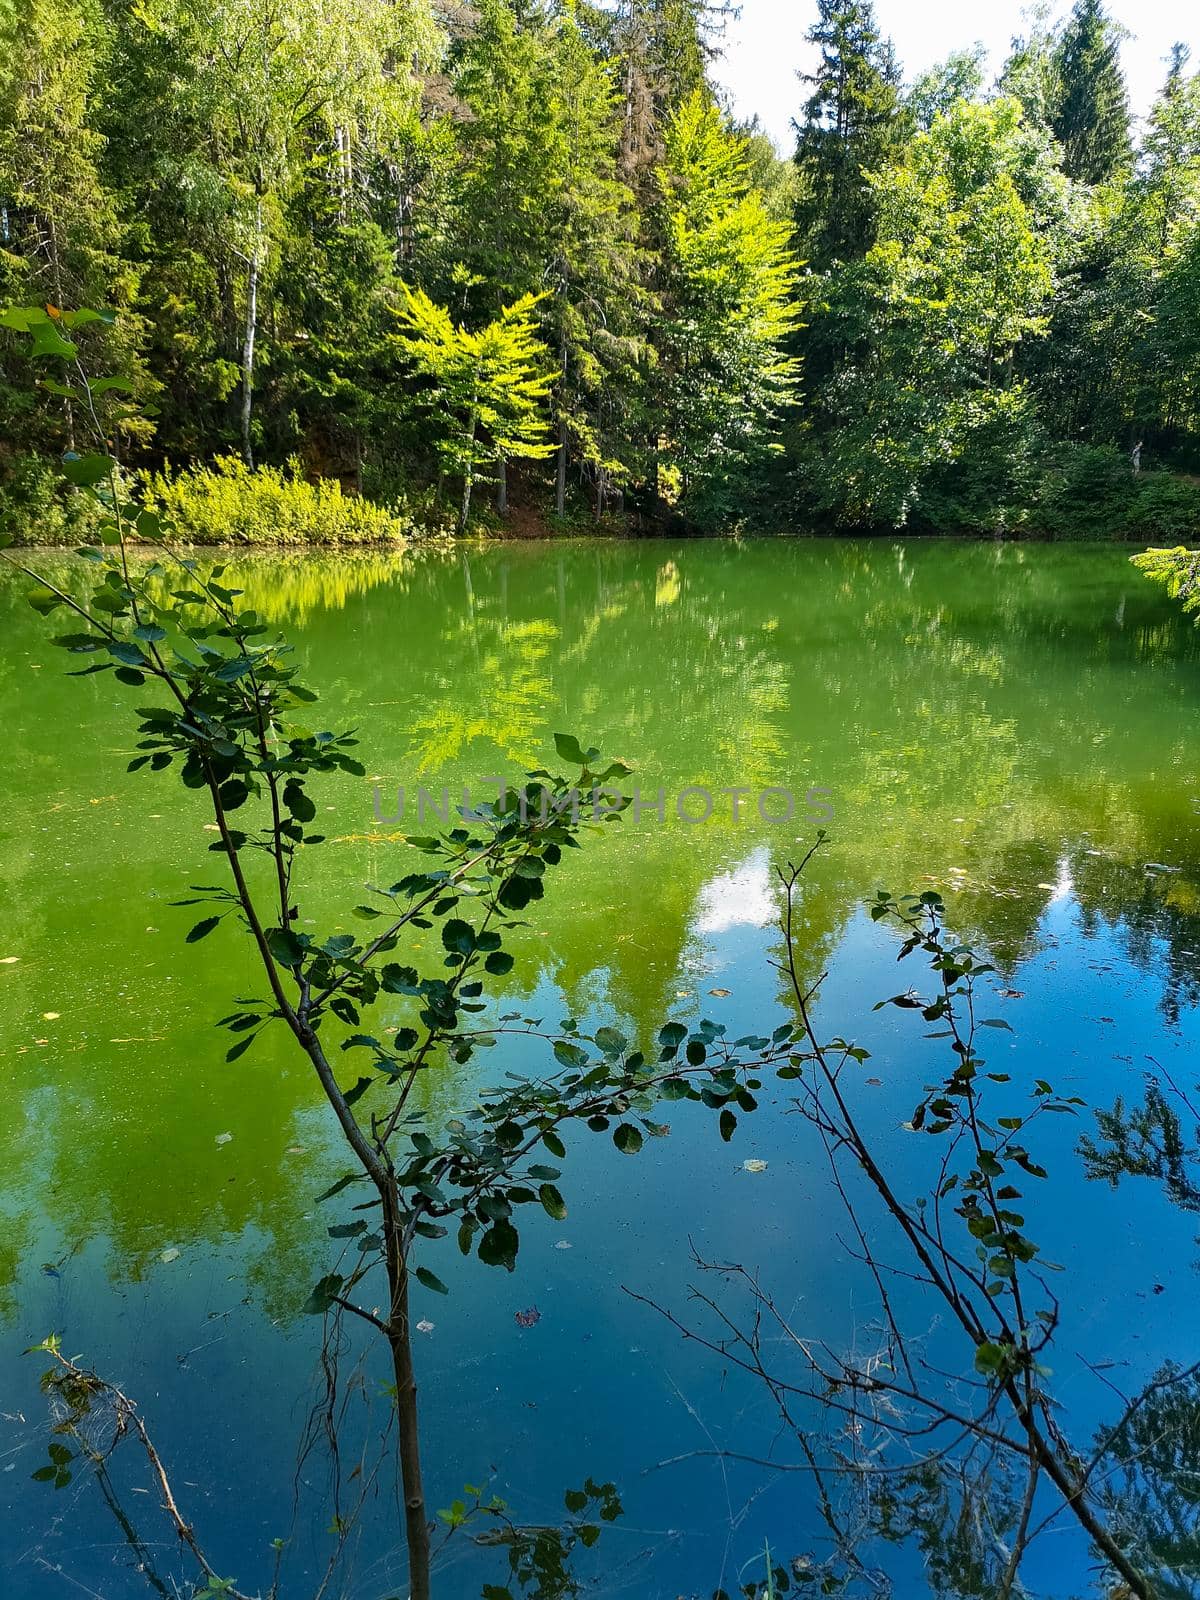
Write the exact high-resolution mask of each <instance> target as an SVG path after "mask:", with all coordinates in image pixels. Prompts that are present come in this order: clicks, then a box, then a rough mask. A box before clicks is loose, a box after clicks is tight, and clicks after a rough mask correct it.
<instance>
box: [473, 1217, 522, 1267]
mask: <svg viewBox="0 0 1200 1600" xmlns="http://www.w3.org/2000/svg"><path fill="white" fill-rule="evenodd" d="M520 1245H521V1239H520V1235H519V1234H518V1233H517V1230H516V1229H515V1228H514V1227H513V1225H512V1223H511V1222H507V1221H504V1220H503V1219H501V1220H500V1221H497V1222H493V1223H492V1225H491V1227H490V1228H488V1229H487V1230H486V1232H484V1233H483V1234H482V1235H481V1237H480V1240H479V1259H480V1261H482V1262H483V1264H484V1266H485V1267H504V1268H505V1270H506V1271H508V1272H513V1271H515V1269H516V1265H517V1251H518V1250H519V1249H520Z"/></svg>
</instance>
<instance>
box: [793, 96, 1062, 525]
mask: <svg viewBox="0 0 1200 1600" xmlns="http://www.w3.org/2000/svg"><path fill="white" fill-rule="evenodd" d="M1037 157H1038V151H1037V146H1036V140H1034V139H1033V138H1032V137H1031V136H1030V135H1029V133H1028V132H1027V130H1026V129H1025V128H1024V126H1023V124H1022V121H1021V115H1020V110H1019V107H1018V106H1017V104H1016V102H1015V101H1012V100H998V101H995V102H993V103H992V104H990V105H986V106H984V105H974V104H971V103H969V102H966V101H960V102H958V103H957V104H956V105H955V106H954V107H953V108H952V109H951V110H950V111H949V112H947V113H946V114H945V115H943V116H939V117H938V118H937V119H936V120H935V121H934V123H933V126H932V127H931V129H930V131H929V132H928V133H924V134H918V135H917V136H916V137H915V138H914V139H913V140H912V142H911V143H910V144H909V146H908V147H907V149H906V150H905V153H904V156H903V159H902V160H901V161H900V162H899V163H898V164H897V165H895V166H892V167H889V168H887V169H885V170H883V171H880V172H876V173H872V174H869V182H870V184H871V186H872V188H873V190H874V192H875V194H876V197H877V200H876V203H877V207H878V213H879V217H878V227H877V235H878V236H877V241H876V243H875V245H874V246H873V247H872V248H871V250H870V251H869V252H868V253H867V255H866V257H865V259H864V260H862V261H861V262H855V263H853V264H851V265H850V266H847V267H844V268H842V269H840V270H839V271H838V272H837V273H835V274H833V276H832V277H831V279H830V281H829V287H828V290H827V293H828V297H829V299H828V305H829V315H830V316H832V317H834V318H836V319H837V321H838V323H839V324H840V326H841V329H842V330H843V331H842V341H843V345H844V347H845V348H846V350H847V354H846V357H845V359H844V360H843V362H842V364H841V370H840V371H839V373H838V377H837V382H836V385H834V384H831V385H830V391H829V394H828V396H827V399H826V404H827V405H828V406H829V408H830V414H829V416H828V419H827V427H828V432H827V433H826V434H825V436H824V437H823V438H821V439H820V442H819V443H818V442H817V441H814V450H813V454H814V463H813V472H814V476H815V475H817V474H819V475H820V484H819V486H818V485H814V492H815V493H817V494H819V495H820V497H821V503H822V505H823V508H824V509H825V510H826V511H827V512H829V513H832V514H833V515H834V516H835V517H836V518H837V519H838V520H839V521H843V522H846V523H850V524H860V525H861V524H863V523H866V524H867V525H871V524H890V525H893V526H899V525H901V524H903V523H905V522H907V521H909V520H910V519H911V518H912V517H913V516H914V514H915V513H916V512H917V510H918V508H919V507H920V505H921V497H922V493H923V490H924V488H925V485H926V483H927V481H928V480H929V478H930V476H931V475H933V474H942V475H944V474H945V472H946V469H947V466H948V464H951V463H954V462H959V461H964V460H966V461H969V462H972V463H974V462H975V461H976V460H977V458H978V457H979V454H980V451H981V449H983V448H985V447H986V446H988V445H990V446H991V447H992V448H993V450H995V449H998V450H999V451H1000V452H1001V454H1002V455H1003V456H1004V457H1006V458H1008V457H1009V456H1010V451H1011V444H1012V441H1013V439H1014V437H1016V436H1018V435H1019V434H1020V433H1021V431H1022V430H1023V429H1025V428H1026V427H1027V417H1028V411H1029V407H1030V404H1031V400H1030V397H1029V395H1028V393H1027V391H1026V389H1025V387H1024V385H1022V384H1021V383H1020V382H1018V381H1016V380H1015V379H1014V375H1013V370H1012V363H1013V358H1014V354H1015V352H1016V351H1017V349H1018V347H1019V346H1020V345H1021V343H1022V341H1024V340H1027V339H1029V338H1037V337H1041V336H1043V335H1044V334H1045V332H1046V327H1047V319H1046V315H1045V313H1046V307H1047V302H1048V299H1049V296H1050V292H1051V287H1052V282H1053V279H1052V270H1051V254H1050V249H1049V246H1048V243H1047V240H1046V238H1045V236H1044V235H1043V234H1042V233H1040V232H1039V230H1038V229H1037V227H1036V216H1035V213H1034V211H1033V208H1032V205H1031V203H1030V202H1029V201H1028V200H1027V199H1026V198H1024V197H1023V192H1022V191H1023V190H1024V191H1026V192H1029V189H1030V174H1031V172H1036V170H1037ZM850 352H853V353H852V354H851V353H850ZM835 407H836V409H834V408H835ZM1003 504H1004V502H1003V500H1002V501H1001V508H1002V507H1003Z"/></svg>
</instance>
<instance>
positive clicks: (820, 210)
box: [795, 0, 900, 268]
mask: <svg viewBox="0 0 1200 1600" xmlns="http://www.w3.org/2000/svg"><path fill="white" fill-rule="evenodd" d="M818 11H819V17H818V20H817V21H816V23H814V25H813V27H812V28H811V29H810V30H809V33H808V40H809V43H810V44H815V45H817V46H818V47H819V48H820V51H821V63H820V66H819V68H818V69H817V71H816V72H815V73H803V74H801V75H800V81H801V82H802V83H806V84H809V85H810V86H811V88H812V93H811V95H810V96H809V98H808V101H807V102H806V104H805V107H804V113H803V118H802V120H800V121H798V122H797V123H796V124H795V128H796V135H797V145H796V165H797V167H798V169H799V180H800V199H799V202H798V205H797V208H796V223H797V227H798V230H799V235H800V242H801V245H802V246H803V248H804V253H805V254H806V255H807V256H808V258H809V260H810V262H811V263H812V264H813V265H814V266H816V267H819V268H824V267H827V266H829V265H830V264H831V263H832V262H833V261H837V260H840V261H847V260H852V259H854V258H856V257H858V256H862V255H864V254H865V253H866V251H867V250H868V249H870V246H871V242H872V238H873V233H874V217H875V204H874V199H873V196H872V192H871V188H870V185H869V184H868V183H867V181H866V179H865V178H864V176H863V173H864V171H865V170H874V169H875V168H877V167H881V166H883V165H884V164H885V163H886V161H887V159H888V157H889V155H890V154H891V152H892V150H893V148H894V146H895V144H896V140H897V135H898V131H899V126H900V72H899V68H898V67H897V65H896V59H895V54H894V52H893V49H892V45H891V41H890V40H886V39H884V38H882V37H881V36H880V33H879V30H878V28H877V27H876V24H875V12H874V8H873V6H872V5H871V4H870V0H818Z"/></svg>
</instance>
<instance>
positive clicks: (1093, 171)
mask: <svg viewBox="0 0 1200 1600" xmlns="http://www.w3.org/2000/svg"><path fill="white" fill-rule="evenodd" d="M1120 39H1121V30H1120V29H1119V28H1118V27H1117V26H1116V25H1115V24H1114V23H1113V22H1112V21H1111V20H1110V19H1109V18H1108V17H1107V16H1106V15H1105V13H1104V8H1103V6H1102V5H1101V0H1076V3H1075V8H1074V10H1073V11H1072V12H1071V16H1070V19H1069V20H1068V22H1067V25H1066V27H1065V28H1064V29H1063V31H1062V35H1061V37H1060V39H1059V41H1058V45H1057V48H1056V49H1055V52H1054V70H1055V75H1056V79H1057V82H1056V94H1055V100H1054V104H1053V107H1052V110H1051V115H1050V126H1051V127H1052V128H1053V130H1054V133H1055V135H1056V136H1057V138H1058V140H1059V142H1060V143H1061V145H1062V148H1063V170H1064V171H1065V172H1066V173H1067V175H1068V176H1069V177H1071V178H1076V179H1078V180H1079V181H1080V182H1081V183H1104V182H1106V181H1107V180H1108V179H1110V178H1112V177H1114V176H1115V175H1116V174H1117V173H1118V172H1119V171H1121V170H1122V169H1123V168H1125V167H1127V166H1128V164H1129V159H1130V141H1129V101H1128V98H1127V96H1126V93H1125V80H1124V78H1123V77H1122V75H1121V62H1120V55H1119V49H1118V47H1119V44H1120Z"/></svg>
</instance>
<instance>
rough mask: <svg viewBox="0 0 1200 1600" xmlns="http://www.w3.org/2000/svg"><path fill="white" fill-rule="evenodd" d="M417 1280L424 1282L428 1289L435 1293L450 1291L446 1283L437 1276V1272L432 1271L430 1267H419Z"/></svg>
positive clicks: (447, 1292)
mask: <svg viewBox="0 0 1200 1600" xmlns="http://www.w3.org/2000/svg"><path fill="white" fill-rule="evenodd" d="M417 1282H418V1283H423V1284H424V1285H425V1287H426V1288H427V1289H432V1290H433V1292H434V1294H449V1293H450V1291H449V1289H447V1287H446V1285H445V1284H444V1283H443V1282H442V1280H441V1279H440V1278H439V1277H438V1276H437V1274H436V1273H434V1272H430V1270H429V1268H428V1267H418V1268H417Z"/></svg>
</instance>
